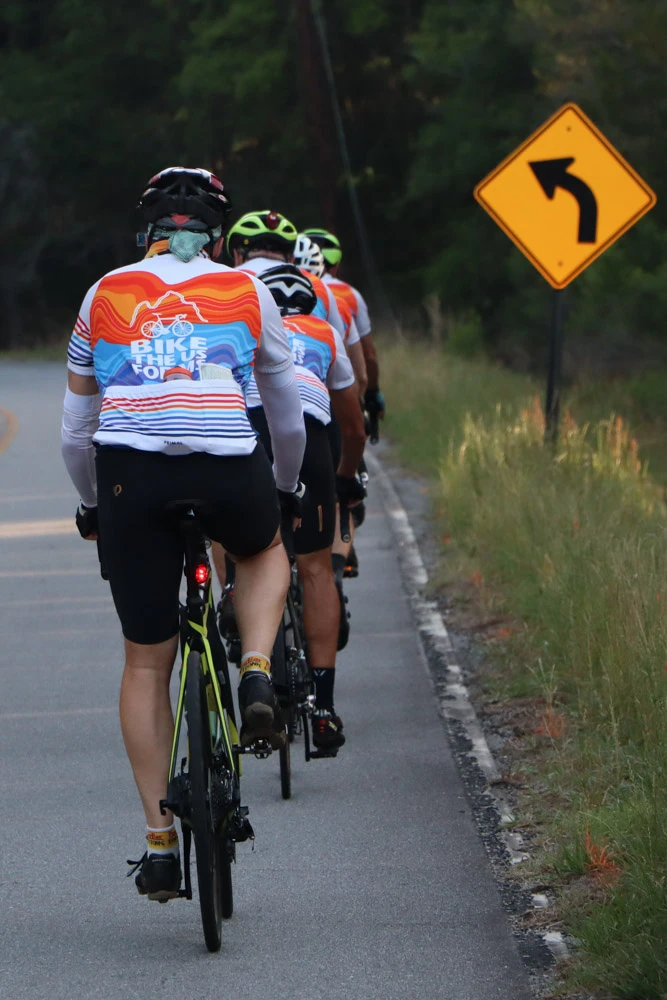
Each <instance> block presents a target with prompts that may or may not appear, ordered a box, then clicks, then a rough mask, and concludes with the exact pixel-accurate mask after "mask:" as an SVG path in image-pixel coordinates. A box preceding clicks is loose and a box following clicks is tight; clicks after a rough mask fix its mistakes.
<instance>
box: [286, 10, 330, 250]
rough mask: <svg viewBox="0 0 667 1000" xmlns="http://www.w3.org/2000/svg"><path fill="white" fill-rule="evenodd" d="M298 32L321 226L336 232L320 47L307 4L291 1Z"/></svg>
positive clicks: (327, 111) (327, 110)
mask: <svg viewBox="0 0 667 1000" xmlns="http://www.w3.org/2000/svg"><path fill="white" fill-rule="evenodd" d="M295 6H296V16H297V26H298V31H299V49H300V51H299V56H300V62H301V67H302V71H303V82H304V92H305V101H306V115H307V119H308V132H309V134H310V138H311V142H312V145H313V149H314V150H315V155H316V156H317V180H318V186H319V192H320V210H321V212H322V220H321V224H322V225H323V226H324V227H325V228H326V229H331V230H333V231H335V230H336V189H337V186H338V171H337V163H336V155H335V152H334V149H335V147H334V143H333V134H334V130H333V121H332V118H331V111H330V104H329V98H328V95H327V94H326V92H325V84H324V75H323V71H322V65H321V61H320V59H319V50H320V45H319V41H318V38H317V36H316V34H315V25H314V22H313V15H312V11H311V7H310V3H309V0H295Z"/></svg>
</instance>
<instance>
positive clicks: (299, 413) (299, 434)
mask: <svg viewBox="0 0 667 1000" xmlns="http://www.w3.org/2000/svg"><path fill="white" fill-rule="evenodd" d="M255 287H256V288H257V295H258V297H259V303H260V308H261V311H262V333H261V336H260V342H259V347H258V348H257V355H256V358H255V381H256V382H257V388H258V390H259V395H260V398H261V400H262V406H263V407H264V413H265V414H266V420H267V423H268V425H269V432H270V434H271V446H272V448H273V463H274V468H275V475H276V486H277V487H278V489H279V490H284V491H285V492H286V493H291V492H292V491H293V490H295V489H296V486H297V483H298V481H299V472H300V470H301V463H302V462H303V453H304V451H305V448H306V427H305V424H304V422H303V409H302V406H301V397H300V396H299V388H298V385H297V381H296V372H295V370H294V360H293V357H292V349H291V347H290V344H289V341H288V339H287V333H286V332H285V327H284V326H283V321H282V319H281V316H280V312H279V311H278V307H277V306H276V304H275V302H274V301H273V296H272V295H271V292H270V291H269V289H268V288H267V287H266V285H265V284H263V282H261V281H257V282H256V286H255Z"/></svg>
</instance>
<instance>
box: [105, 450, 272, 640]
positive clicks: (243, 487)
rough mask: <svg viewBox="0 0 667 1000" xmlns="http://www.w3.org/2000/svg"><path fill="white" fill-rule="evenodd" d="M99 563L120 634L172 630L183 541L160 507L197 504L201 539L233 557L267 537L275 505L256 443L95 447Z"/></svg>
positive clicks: (160, 634)
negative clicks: (232, 451)
mask: <svg viewBox="0 0 667 1000" xmlns="http://www.w3.org/2000/svg"><path fill="white" fill-rule="evenodd" d="M97 497H98V500H97V502H98V512H99V526H100V545H101V549H102V561H103V563H104V566H105V568H106V571H107V573H108V576H109V583H110V584H111V593H112V595H113V599H114V603H115V605H116V611H117V612H118V616H119V618H120V621H121V625H122V629H123V635H124V636H125V637H126V638H127V639H129V640H130V641H131V642H136V643H142V644H146V645H150V644H152V643H156V642H164V641H165V640H166V639H169V638H171V636H173V635H175V634H176V632H178V594H179V588H180V584H181V577H182V573H183V544H182V541H181V535H180V532H179V528H178V519H177V515H176V514H175V513H172V512H169V511H168V510H167V509H166V505H167V504H169V503H181V502H186V501H187V502H191V501H198V502H199V503H198V509H199V510H200V511H201V521H202V526H203V527H204V530H205V532H206V534H207V535H208V537H209V538H212V539H214V540H215V541H216V542H220V543H221V544H222V545H223V546H224V547H225V549H226V550H227V551H228V552H231V553H232V555H235V556H241V557H243V556H253V555H257V553H259V552H262V551H263V549H265V548H267V546H268V545H270V543H271V542H272V540H273V538H274V536H275V534H276V531H277V530H278V526H279V524H280V510H279V507H278V496H277V493H276V485H275V482H274V479H273V473H272V471H271V465H270V463H269V460H268V458H267V456H266V452H265V451H264V449H263V447H262V446H261V444H259V443H258V444H257V447H256V448H255V450H254V451H253V453H252V454H251V455H238V456H230V457H220V456H217V455H208V454H205V453H203V452H196V453H193V454H191V455H177V456H176V455H165V454H163V453H162V452H147V451H137V450H135V449H132V448H113V447H100V448H98V450H97Z"/></svg>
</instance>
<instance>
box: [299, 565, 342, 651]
mask: <svg viewBox="0 0 667 1000" xmlns="http://www.w3.org/2000/svg"><path fill="white" fill-rule="evenodd" d="M296 564H297V567H298V570H299V577H300V579H301V583H302V585H303V627H304V631H305V633H306V641H307V643H308V653H309V658H310V662H311V666H312V667H313V669H315V670H320V669H323V668H326V667H334V666H335V664H336V648H337V645H338V625H339V620H340V603H339V600H338V591H337V590H336V584H335V583H334V576H333V570H332V568H331V549H330V548H326V549H321V550H320V551H319V552H311V553H309V554H308V555H297V557H296Z"/></svg>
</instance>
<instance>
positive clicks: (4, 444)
mask: <svg viewBox="0 0 667 1000" xmlns="http://www.w3.org/2000/svg"><path fill="white" fill-rule="evenodd" d="M0 414H2V416H3V417H4V418H5V422H6V425H7V426H6V427H5V429H4V431H3V432H2V436H1V437H0V455H2V453H3V451H6V450H7V448H9V446H10V444H11V443H12V439H13V438H14V435H15V434H16V432H17V431H18V429H19V418H18V417H17V416H16V414H14V413H12V411H11V410H7V409H6V408H5V407H4V406H0Z"/></svg>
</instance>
